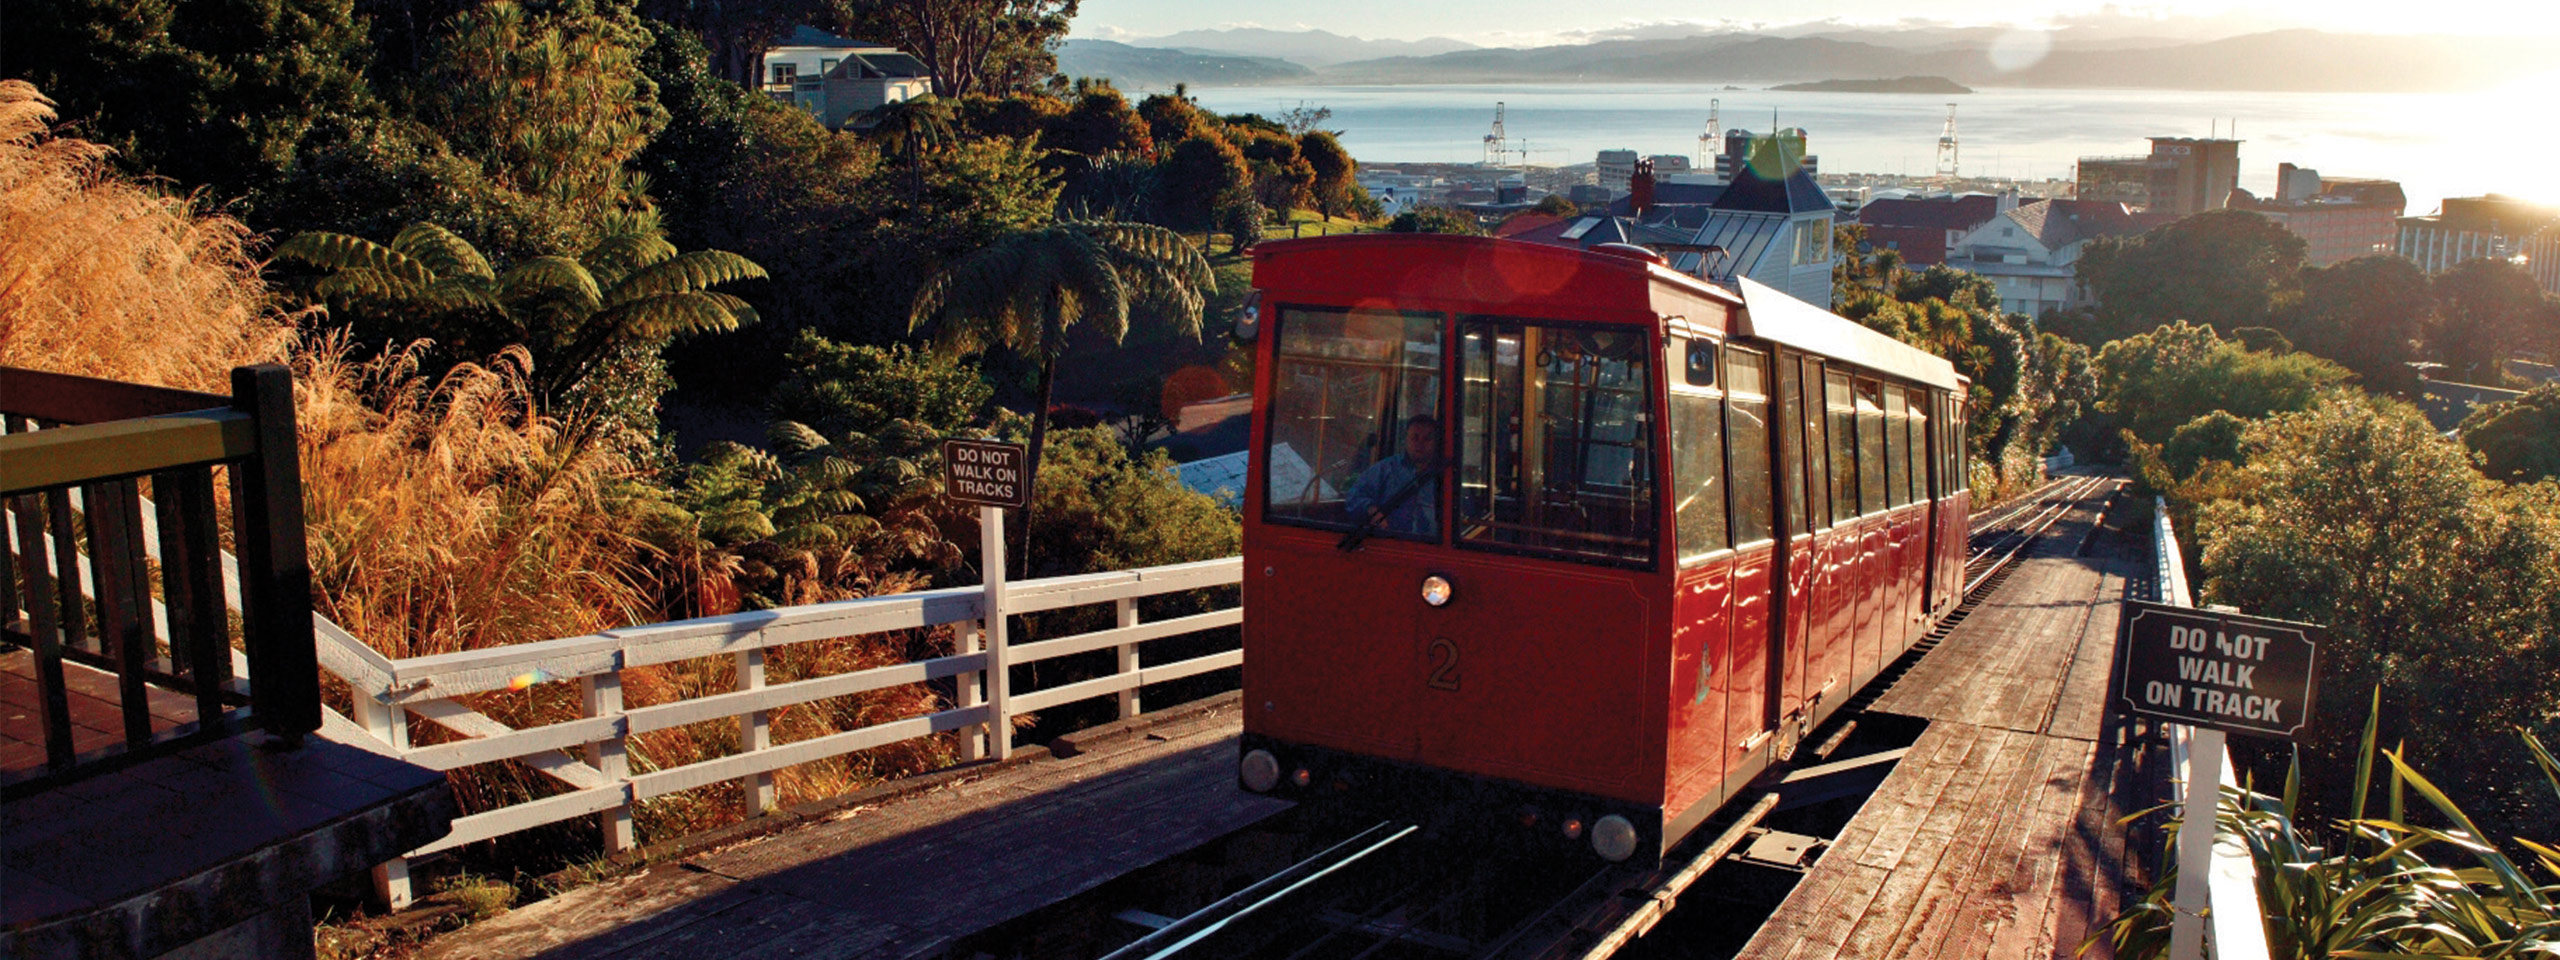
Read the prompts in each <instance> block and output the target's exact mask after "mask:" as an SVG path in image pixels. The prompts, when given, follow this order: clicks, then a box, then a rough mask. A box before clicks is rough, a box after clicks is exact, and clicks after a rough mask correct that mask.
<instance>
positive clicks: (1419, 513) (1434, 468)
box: [1342, 414, 1440, 537]
mask: <svg viewBox="0 0 2560 960" xmlns="http://www.w3.org/2000/svg"><path fill="white" fill-rule="evenodd" d="M1439 471H1440V421H1439V420H1437V419H1434V418H1433V417H1432V416H1431V415H1429V414H1424V415H1422V416H1419V417H1415V418H1413V419H1411V420H1408V421H1405V425H1404V450H1403V451H1402V452H1400V453H1397V454H1396V455H1395V456H1391V457H1387V458H1385V459H1382V460H1379V461H1378V462H1376V463H1372V464H1370V465H1369V469H1367V470H1363V471H1360V477H1359V479H1356V480H1353V481H1351V489H1350V491H1349V492H1347V493H1345V494H1344V495H1343V498H1342V505H1343V506H1344V507H1345V508H1347V509H1349V510H1350V511H1351V516H1352V517H1353V518H1355V519H1363V520H1365V519H1368V518H1369V516H1370V515H1371V514H1374V513H1378V512H1380V511H1384V512H1385V515H1384V516H1382V517H1379V518H1378V519H1377V520H1376V521H1375V523H1374V527H1375V528H1376V529H1378V530H1383V531H1386V532H1388V533H1394V534H1401V535H1404V536H1412V537H1438V536H1439V535H1440V522H1439V517H1438V510H1439V503H1440V477H1439ZM1417 477H1418V478H1420V482H1419V483H1416V482H1415V480H1416V478H1417ZM1408 486H1410V487H1413V488H1414V489H1412V490H1410V491H1408V490H1407V489H1406V488H1407V487H1408ZM1399 494H1402V495H1403V498H1402V499H1401V500H1398V499H1397V497H1398V495H1399Z"/></svg>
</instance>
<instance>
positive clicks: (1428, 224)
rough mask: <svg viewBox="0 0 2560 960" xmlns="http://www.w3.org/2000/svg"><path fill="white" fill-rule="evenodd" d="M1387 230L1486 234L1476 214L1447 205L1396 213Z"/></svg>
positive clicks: (1465, 234)
mask: <svg viewBox="0 0 2560 960" xmlns="http://www.w3.org/2000/svg"><path fill="white" fill-rule="evenodd" d="M1387 230H1388V232H1391V233H1454V234H1458V235H1460V236H1468V237H1480V236H1483V235H1484V225H1483V224H1481V223H1477V222H1476V215H1475V214H1472V213H1467V212H1464V211H1460V210H1451V209H1449V208H1447V207H1423V208H1420V209H1416V210H1407V211H1405V212H1403V213H1399V214H1396V217H1395V219H1393V220H1389V221H1387Z"/></svg>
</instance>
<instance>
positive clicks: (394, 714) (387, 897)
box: [217, 594, 417, 910]
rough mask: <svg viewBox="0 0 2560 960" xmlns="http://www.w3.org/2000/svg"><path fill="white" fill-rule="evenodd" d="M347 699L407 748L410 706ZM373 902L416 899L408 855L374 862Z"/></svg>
mask: <svg viewBox="0 0 2560 960" xmlns="http://www.w3.org/2000/svg"><path fill="white" fill-rule="evenodd" d="M217 595H218V594H217ZM348 699H349V701H350V702H351V703H352V704H353V706H354V710H355V721H356V725H358V726H361V727H363V728H364V730H365V732H366V733H370V734H373V737H374V739H376V740H380V741H382V742H383V743H386V744H390V745H391V752H392V754H393V755H394V756H398V755H400V754H405V753H408V752H409V722H408V720H409V708H407V707H404V706H401V705H400V704H396V703H385V702H383V701H381V700H379V699H376V698H375V697H374V696H373V695H372V694H369V693H366V692H364V691H362V690H357V691H354V695H353V696H351V697H349V698H348ZM373 902H374V904H375V905H377V906H380V907H382V908H384V909H386V910H400V909H405V908H407V907H408V906H409V905H410V904H412V903H415V902H417V891H416V890H414V889H412V888H411V887H410V885H409V858H407V857H393V858H391V859H389V860H385V861H383V862H381V863H377V864H374V865H373Z"/></svg>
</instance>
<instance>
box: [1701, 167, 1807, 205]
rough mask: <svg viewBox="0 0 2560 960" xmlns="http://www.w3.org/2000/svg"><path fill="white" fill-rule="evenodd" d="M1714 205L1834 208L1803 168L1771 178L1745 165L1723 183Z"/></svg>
mask: <svg viewBox="0 0 2560 960" xmlns="http://www.w3.org/2000/svg"><path fill="white" fill-rule="evenodd" d="M1715 207H1716V209H1718V210H1747V211H1753V212H1758V213H1789V214H1793V213H1811V212H1814V211H1824V212H1829V211H1832V210H1835V209H1837V207H1836V206H1835V205H1834V204H1833V203H1832V202H1831V198H1830V197H1828V196H1825V195H1824V194H1823V192H1822V185H1821V184H1817V183H1815V182H1813V174H1810V173H1806V172H1804V168H1803V167H1797V168H1795V169H1794V170H1791V171H1788V173H1787V175H1786V176H1785V177H1783V178H1780V179H1775V180H1772V179H1769V178H1766V177H1763V176H1761V175H1760V174H1759V173H1758V172H1757V171H1755V170H1753V169H1752V168H1751V166H1750V165H1748V164H1745V165H1744V166H1743V168H1742V169H1741V170H1738V171H1735V172H1734V175H1733V182H1731V183H1728V184H1725V187H1724V192H1723V193H1722V194H1721V195H1719V196H1717V197H1716V201H1715Z"/></svg>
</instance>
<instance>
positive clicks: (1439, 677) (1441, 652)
mask: <svg viewBox="0 0 2560 960" xmlns="http://www.w3.org/2000/svg"><path fill="white" fill-rule="evenodd" d="M1425 684H1426V685H1427V686H1429V687H1430V688H1431V689H1434V690H1456V689H1458V643H1457V641H1455V640H1451V639H1449V638H1447V637H1433V638H1431V677H1430V679H1429V680H1427V681H1425Z"/></svg>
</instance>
